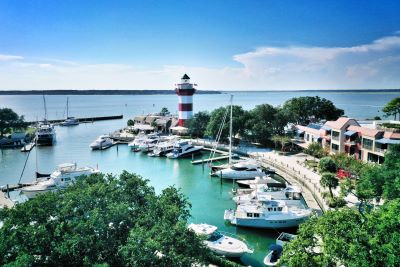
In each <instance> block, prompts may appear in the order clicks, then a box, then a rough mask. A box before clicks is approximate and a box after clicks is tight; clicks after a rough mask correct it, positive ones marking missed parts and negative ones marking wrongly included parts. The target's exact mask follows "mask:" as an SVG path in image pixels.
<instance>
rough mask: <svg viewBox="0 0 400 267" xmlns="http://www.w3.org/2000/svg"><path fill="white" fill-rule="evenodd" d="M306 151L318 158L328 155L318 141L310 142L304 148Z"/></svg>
mask: <svg viewBox="0 0 400 267" xmlns="http://www.w3.org/2000/svg"><path fill="white" fill-rule="evenodd" d="M304 153H306V154H308V155H311V156H313V157H316V158H320V157H323V156H325V155H326V152H325V150H324V148H323V147H322V145H321V144H320V143H317V142H313V143H310V144H309V145H308V147H307V148H306V149H305V150H304Z"/></svg>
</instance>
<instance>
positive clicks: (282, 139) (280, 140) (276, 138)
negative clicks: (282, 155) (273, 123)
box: [271, 135, 291, 151]
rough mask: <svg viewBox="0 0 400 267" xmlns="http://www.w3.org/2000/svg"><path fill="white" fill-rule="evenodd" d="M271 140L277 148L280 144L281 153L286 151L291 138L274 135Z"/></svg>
mask: <svg viewBox="0 0 400 267" xmlns="http://www.w3.org/2000/svg"><path fill="white" fill-rule="evenodd" d="M271 140H272V141H273V142H274V144H275V147H277V145H278V144H280V145H281V151H283V150H284V148H285V146H286V145H287V144H289V143H290V140H291V139H290V137H289V136H286V135H274V136H272V137H271Z"/></svg>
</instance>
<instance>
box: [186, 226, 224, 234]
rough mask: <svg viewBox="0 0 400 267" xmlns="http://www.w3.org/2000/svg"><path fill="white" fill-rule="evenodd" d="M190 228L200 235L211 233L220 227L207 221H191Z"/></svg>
mask: <svg viewBox="0 0 400 267" xmlns="http://www.w3.org/2000/svg"><path fill="white" fill-rule="evenodd" d="M188 228H189V229H190V230H192V231H193V232H195V233H196V234H198V235H211V234H212V233H214V232H215V231H216V230H217V229H218V228H217V227H216V226H214V225H209V224H206V223H201V224H194V223H191V224H189V226H188Z"/></svg>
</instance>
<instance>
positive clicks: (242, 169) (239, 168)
mask: <svg viewBox="0 0 400 267" xmlns="http://www.w3.org/2000/svg"><path fill="white" fill-rule="evenodd" d="M231 168H232V170H234V171H245V170H247V168H246V167H236V166H232V167H231Z"/></svg>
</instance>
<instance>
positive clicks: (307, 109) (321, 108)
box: [282, 96, 344, 125]
mask: <svg viewBox="0 0 400 267" xmlns="http://www.w3.org/2000/svg"><path fill="white" fill-rule="evenodd" d="M282 109H283V112H284V113H285V114H286V116H287V118H288V120H289V122H292V123H295V124H302V125H305V124H308V123H309V122H310V121H320V120H336V119H337V118H339V117H340V116H342V115H343V114H344V111H343V110H342V109H338V108H336V107H335V105H334V104H333V103H332V101H330V100H327V99H325V98H320V97H318V96H302V97H294V98H292V99H289V100H288V101H286V102H285V103H284V104H283V107H282Z"/></svg>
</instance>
